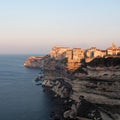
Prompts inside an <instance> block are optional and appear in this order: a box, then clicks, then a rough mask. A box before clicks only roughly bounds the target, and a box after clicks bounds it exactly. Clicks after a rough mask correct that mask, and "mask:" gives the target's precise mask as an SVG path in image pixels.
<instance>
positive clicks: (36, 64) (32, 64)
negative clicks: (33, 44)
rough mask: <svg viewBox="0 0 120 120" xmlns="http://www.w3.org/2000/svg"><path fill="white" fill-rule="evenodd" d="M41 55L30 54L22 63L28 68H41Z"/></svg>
mask: <svg viewBox="0 0 120 120" xmlns="http://www.w3.org/2000/svg"><path fill="white" fill-rule="evenodd" d="M42 58H43V57H40V56H30V57H29V58H28V59H27V60H26V61H25V63H24V66H25V67H29V68H41V67H43V64H44V63H43V62H44V61H43V60H42Z"/></svg>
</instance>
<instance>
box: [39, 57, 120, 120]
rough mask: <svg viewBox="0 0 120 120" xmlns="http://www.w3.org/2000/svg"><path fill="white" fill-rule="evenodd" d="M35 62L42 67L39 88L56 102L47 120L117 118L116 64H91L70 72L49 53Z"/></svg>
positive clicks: (119, 79) (119, 85)
mask: <svg viewBox="0 0 120 120" xmlns="http://www.w3.org/2000/svg"><path fill="white" fill-rule="evenodd" d="M117 59H118V58H117ZM43 61H44V62H43ZM98 62H99V61H98ZM39 63H40V67H42V69H44V80H43V82H42V86H43V89H44V91H45V92H46V93H47V94H48V95H50V96H51V98H52V101H54V104H56V107H55V108H54V110H53V112H52V113H51V117H50V119H53V120H120V65H119V63H118V64H117V65H116V66H112V65H110V66H107V67H106V66H103V65H102V67H101V65H100V66H99V65H98V66H93V63H92V65H84V66H82V67H81V68H79V69H78V70H76V71H72V72H71V71H68V70H67V69H66V63H65V62H63V60H55V59H53V58H50V56H45V57H43V58H42V61H41V60H40V61H39Z"/></svg>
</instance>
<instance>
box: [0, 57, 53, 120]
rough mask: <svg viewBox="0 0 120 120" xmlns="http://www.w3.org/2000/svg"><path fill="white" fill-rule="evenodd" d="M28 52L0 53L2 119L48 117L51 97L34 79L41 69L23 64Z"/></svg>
mask: <svg viewBox="0 0 120 120" xmlns="http://www.w3.org/2000/svg"><path fill="white" fill-rule="evenodd" d="M28 57H29V55H0V120H49V116H50V111H51V104H50V99H49V97H48V96H47V95H46V93H44V92H43V88H42V86H37V85H36V84H35V82H34V79H35V77H36V76H37V75H38V73H39V72H40V69H30V68H25V67H24V66H23V64H24V62H25V60H26V59H27V58H28Z"/></svg>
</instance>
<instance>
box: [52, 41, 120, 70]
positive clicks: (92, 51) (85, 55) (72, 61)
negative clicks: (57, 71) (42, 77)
mask: <svg viewBox="0 0 120 120" xmlns="http://www.w3.org/2000/svg"><path fill="white" fill-rule="evenodd" d="M116 55H120V47H117V46H116V43H115V42H114V43H113V44H112V47H110V48H107V49H106V50H100V49H97V48H96V47H91V48H89V49H86V50H84V49H82V48H73V49H70V48H68V47H60V46H55V47H54V48H53V49H52V50H51V52H50V56H51V58H55V59H56V60H58V59H64V58H68V68H69V69H72V67H73V66H74V67H75V66H76V67H78V66H80V64H81V62H80V61H81V60H82V59H84V60H85V61H86V62H90V61H91V60H93V59H94V58H96V57H105V56H116Z"/></svg>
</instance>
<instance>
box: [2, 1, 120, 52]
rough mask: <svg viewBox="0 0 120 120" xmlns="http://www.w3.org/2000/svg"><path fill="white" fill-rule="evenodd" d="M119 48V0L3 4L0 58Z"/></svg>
mask: <svg viewBox="0 0 120 120" xmlns="http://www.w3.org/2000/svg"><path fill="white" fill-rule="evenodd" d="M114 41H115V42H116V43H117V46H118V47H119V46H120V0H0V54H48V53H49V51H50V50H51V48H52V47H54V46H56V45H57V46H58V45H59V46H62V47H71V48H75V47H80V48H84V49H86V48H90V47H97V48H99V49H106V48H108V47H110V46H111V44H112V42H114Z"/></svg>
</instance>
